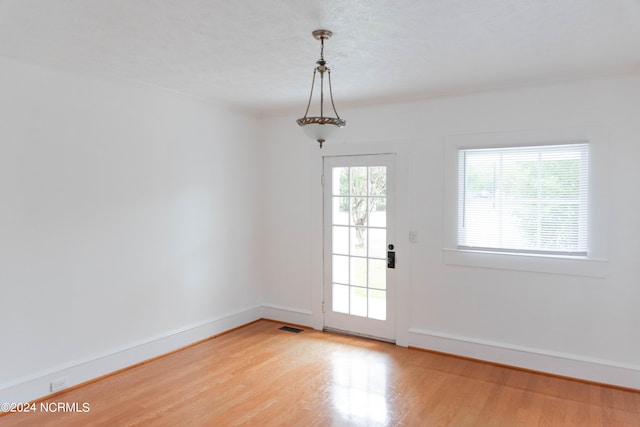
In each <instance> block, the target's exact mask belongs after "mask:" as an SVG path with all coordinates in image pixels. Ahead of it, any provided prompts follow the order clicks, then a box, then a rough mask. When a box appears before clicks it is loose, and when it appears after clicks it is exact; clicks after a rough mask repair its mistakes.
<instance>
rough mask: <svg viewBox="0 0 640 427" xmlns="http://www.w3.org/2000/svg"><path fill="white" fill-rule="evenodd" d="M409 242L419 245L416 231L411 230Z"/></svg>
mask: <svg viewBox="0 0 640 427" xmlns="http://www.w3.org/2000/svg"><path fill="white" fill-rule="evenodd" d="M409 242H410V243H418V232H417V231H416V230H409Z"/></svg>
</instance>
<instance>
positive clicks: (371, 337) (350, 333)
mask: <svg viewBox="0 0 640 427" xmlns="http://www.w3.org/2000/svg"><path fill="white" fill-rule="evenodd" d="M322 331H323V332H331V333H334V334H339V335H347V336H350V337H358V338H366V339H369V340H374V341H382V342H386V343H389V344H394V345H395V344H396V340H395V339H390V338H382V337H376V336H375V335H367V334H360V333H358V332H353V331H345V330H343V329H336V328H329V327H326V326H325V327H324V329H322Z"/></svg>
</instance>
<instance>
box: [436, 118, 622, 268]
mask: <svg viewBox="0 0 640 427" xmlns="http://www.w3.org/2000/svg"><path fill="white" fill-rule="evenodd" d="M610 139H611V135H610V131H609V129H608V128H605V127H597V126H593V127H577V128H556V129H531V130H517V131H505V132H487V133H475V134H459V135H447V136H446V137H445V139H444V145H443V149H444V153H443V154H444V168H443V173H444V188H443V191H444V211H443V213H444V215H443V224H442V225H443V235H442V237H443V261H444V263H445V264H446V265H453V266H464V267H474V268H490V269H502V270H515V271H529V272H536V273H548V274H563V275H572V276H584V277H599V278H602V277H606V275H607V271H608V261H607V246H608V245H607V240H608V233H607V227H608V221H607V218H608V209H609V201H608V200H609V197H610V193H611V189H610V181H609V173H608V164H609V160H608V159H609V151H610V145H609V144H608V141H609V140H610Z"/></svg>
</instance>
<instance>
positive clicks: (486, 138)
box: [443, 127, 609, 277]
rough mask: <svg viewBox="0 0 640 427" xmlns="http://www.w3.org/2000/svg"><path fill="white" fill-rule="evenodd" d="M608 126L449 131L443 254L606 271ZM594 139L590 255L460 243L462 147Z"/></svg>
mask: <svg viewBox="0 0 640 427" xmlns="http://www.w3.org/2000/svg"><path fill="white" fill-rule="evenodd" d="M607 134H608V131H607V130H606V129H604V128H596V127H587V128H570V129H551V130H528V131H512V132H499V133H480V134H463V135H448V136H446V137H445V140H444V215H443V217H444V224H443V225H444V228H443V258H444V263H445V264H447V265H460V266H467V267H480V268H494V269H505V270H517V271H530V272H541V273H552V274H568V275H575V276H587V277H605V276H606V274H607V265H608V263H607V259H606V252H607V251H606V249H607V248H606V234H607V233H606V224H607V222H606V207H607V206H608V202H607V200H606V199H607V195H608V193H609V192H608V191H607V188H608V178H607V173H606V172H607V151H606V149H605V147H604V144H603V141H606V140H607V139H608V138H607ZM577 142H581V143H588V144H589V166H588V167H589V176H588V180H589V196H588V198H589V201H590V202H589V203H588V233H589V235H588V236H587V239H588V243H587V248H588V249H587V254H586V256H583V255H579V256H574V255H567V254H548V253H535V252H533V253H532V252H509V251H500V250H493V249H483V248H461V247H458V200H459V199H458V197H459V194H458V169H459V164H458V161H459V158H458V152H459V150H461V149H482V148H509V147H526V146H543V145H564V144H571V143H577Z"/></svg>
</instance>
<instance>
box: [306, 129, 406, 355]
mask: <svg viewBox="0 0 640 427" xmlns="http://www.w3.org/2000/svg"><path fill="white" fill-rule="evenodd" d="M302 142H308V141H302ZM409 149H410V141H383V142H373V143H369V142H360V143H353V144H339V143H328V144H325V145H324V146H323V148H322V149H319V148H318V147H317V145H312V144H310V145H309V166H310V167H309V189H310V190H309V192H310V207H311V221H310V222H309V227H310V230H309V233H310V236H311V248H310V249H311V250H310V273H311V277H310V282H311V326H312V327H313V328H314V329H317V330H323V329H324V314H323V312H322V304H323V301H324V205H323V198H324V189H323V185H322V174H323V170H324V157H334V156H349V155H354V156H368V155H376V154H395V157H396V176H395V179H396V241H395V242H394V245H395V250H396V256H397V262H396V271H395V276H396V284H395V288H396V289H395V294H396V295H395V308H394V311H395V316H396V317H395V338H396V345H398V346H403V347H406V346H407V345H408V343H409V327H410V324H409V319H410V312H411V305H410V299H409V288H410V283H409V280H410V277H411V261H410V260H411V257H410V252H409V251H410V247H411V246H410V244H409V225H410V223H411V222H410V219H411V218H410V211H409V203H408V202H409V196H410V192H411V188H410V185H409V184H410V177H411V155H410V153H411V152H410V150H409Z"/></svg>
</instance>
